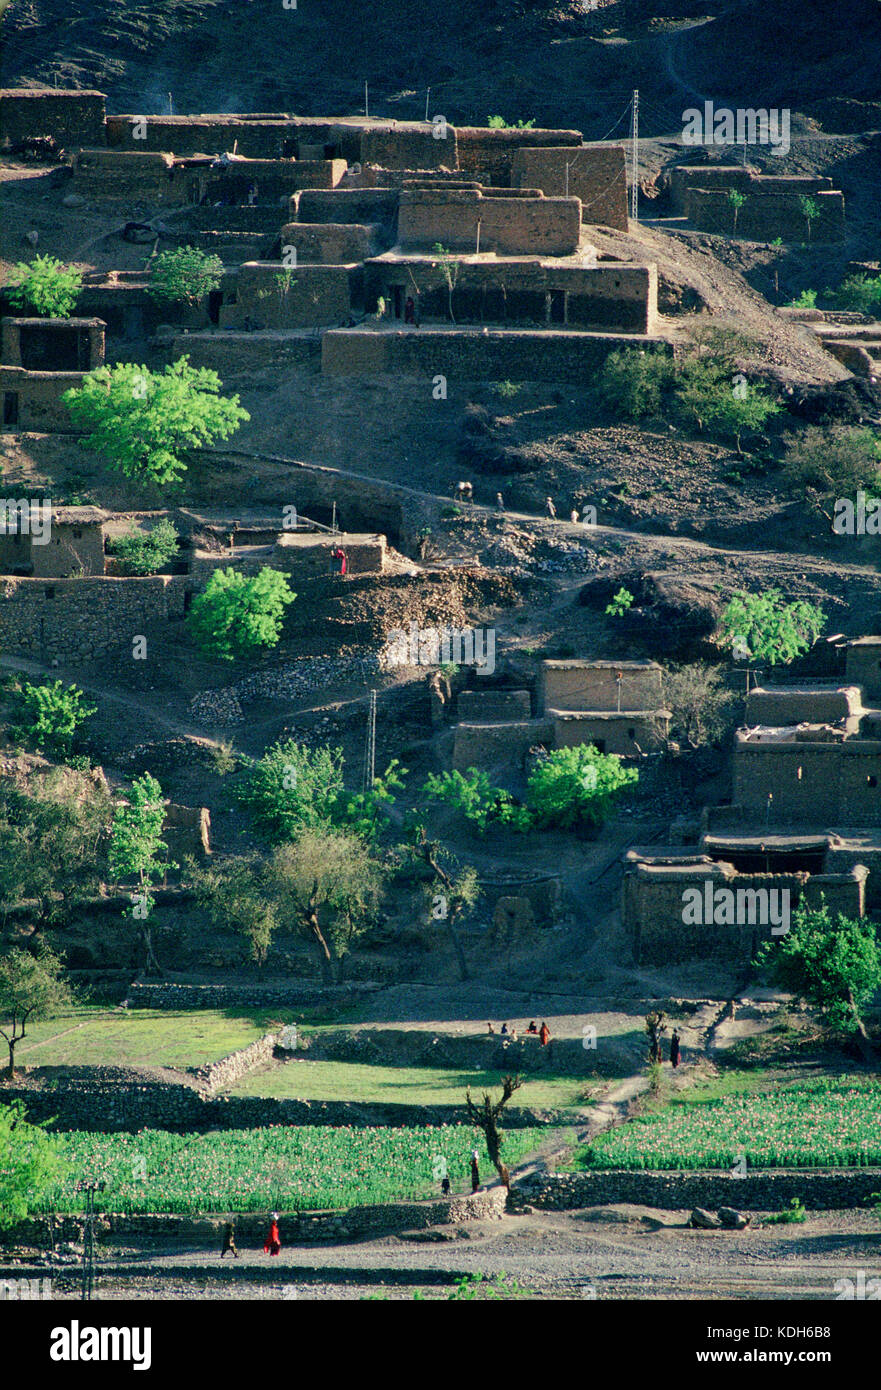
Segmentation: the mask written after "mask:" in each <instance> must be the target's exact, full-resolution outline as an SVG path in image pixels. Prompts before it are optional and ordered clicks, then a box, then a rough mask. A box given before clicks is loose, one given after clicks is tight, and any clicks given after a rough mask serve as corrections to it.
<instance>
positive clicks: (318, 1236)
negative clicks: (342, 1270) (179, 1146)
mask: <svg viewBox="0 0 881 1390" xmlns="http://www.w3.org/2000/svg"><path fill="white" fill-rule="evenodd" d="M506 1195H507V1194H506V1193H505V1189H504V1188H503V1187H490V1188H487V1189H486V1190H485V1191H482V1192H476V1193H468V1194H466V1195H462V1196H457V1197H447V1198H444V1199H442V1200H440V1201H428V1202H388V1203H385V1204H383V1205H376V1206H363V1207H349V1208H348V1209H343V1210H341V1211H300V1212H284V1211H283V1212H281V1213H280V1215H279V1232H280V1235H281V1239H282V1244H283V1245H291V1244H308V1243H312V1242H317V1241H328V1242H335V1241H343V1240H347V1239H348V1240H352V1239H356V1240H357V1239H364V1238H370V1237H376V1236H383V1235H391V1234H393V1233H394V1232H396V1231H414V1230H425V1229H426V1228H427V1227H429V1226H451V1225H452V1226H459V1225H462V1224H464V1223H465V1222H468V1221H493V1220H501V1218H502V1216H503V1215H504V1213H505V1204H506ZM227 1219H228V1218H227V1217H226V1216H205V1217H201V1218H197V1217H191V1216H176V1215H163V1214H157V1215H149V1216H125V1215H116V1214H112V1213H111V1214H109V1215H106V1216H97V1217H96V1219H95V1234H96V1235H97V1237H98V1239H99V1240H102V1239H103V1240H106V1239H108V1238H110V1237H113V1238H119V1237H132V1236H133V1237H135V1238H142V1237H144V1236H147V1237H150V1238H152V1239H157V1238H158V1239H160V1240H161V1239H165V1240H176V1241H185V1242H187V1243H190V1242H192V1243H194V1244H195V1243H197V1242H200V1243H201V1242H204V1243H205V1244H211V1243H214V1244H216V1245H217V1247H218V1249H219V1248H220V1243H221V1238H222V1235H223V1228H224V1226H225V1225H226V1222H227ZM269 1221H270V1214H269V1212H268V1211H267V1212H246V1213H243V1214H242V1215H240V1216H236V1218H235V1226H236V1242H237V1244H238V1245H239V1247H240V1248H242V1249H244V1248H247V1247H248V1246H251V1245H256V1246H262V1244H263V1241H264V1240H265V1238H266V1232H267V1231H268V1229H269ZM82 1234H83V1219H82V1217H76V1216H65V1217H60V1218H56V1220H55V1222H54V1236H55V1241H56V1243H58V1242H62V1241H68V1240H74V1241H78V1240H81V1239H82ZM2 1240H3V1241H4V1242H6V1243H8V1244H10V1245H36V1246H42V1247H45V1246H50V1245H51V1243H52V1234H51V1231H50V1223H49V1220H48V1219H47V1218H46V1217H32V1218H31V1219H30V1220H28V1221H23V1222H22V1223H21V1224H20V1225H18V1226H15V1227H13V1228H12V1229H11V1230H9V1231H6V1232H4V1233H3V1236H2Z"/></svg>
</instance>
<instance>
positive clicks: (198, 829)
mask: <svg viewBox="0 0 881 1390" xmlns="http://www.w3.org/2000/svg"><path fill="white" fill-rule="evenodd" d="M162 834H163V837H164V839H165V842H166V844H167V845H168V852H169V858H170V859H173V860H174V861H175V862H176V863H181V861H182V860H183V859H184V858H185V857H186V856H187V855H189V854H192V855H194V856H195V857H196V858H197V859H200V858H202V857H203V856H204V855H207V854H210V853H211V812H210V811H209V810H208V807H207V806H178V805H177V804H176V803H174V802H171V801H170V802H169V803H168V804H167V805H166V807H165V821H164V823H163V826H162Z"/></svg>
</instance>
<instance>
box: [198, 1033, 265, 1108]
mask: <svg viewBox="0 0 881 1390" xmlns="http://www.w3.org/2000/svg"><path fill="white" fill-rule="evenodd" d="M277 1041H278V1035H277V1034H276V1033H264V1034H263V1037H262V1038H258V1039H257V1041H256V1042H253V1043H251V1045H250V1046H249V1047H242V1048H239V1050H238V1051H237V1052H231V1053H230V1054H229V1056H228V1057H222V1058H221V1059H220V1061H219V1062H209V1063H208V1065H207V1066H204V1067H197V1068H195V1070H194V1075H195V1078H196V1080H197V1081H199V1082H201V1084H202V1085H203V1086H204V1087H205V1090H206V1091H208V1092H212V1093H213V1092H214V1091H220V1090H222V1089H224V1088H226V1087H231V1086H235V1084H236V1082H237V1081H240V1080H241V1079H242V1077H243V1076H247V1075H248V1073H249V1072H252V1071H257V1070H258V1068H259V1067H265V1066H267V1064H268V1063H269V1062H271V1061H272V1055H273V1053H274V1051H275V1044H276V1042H277Z"/></svg>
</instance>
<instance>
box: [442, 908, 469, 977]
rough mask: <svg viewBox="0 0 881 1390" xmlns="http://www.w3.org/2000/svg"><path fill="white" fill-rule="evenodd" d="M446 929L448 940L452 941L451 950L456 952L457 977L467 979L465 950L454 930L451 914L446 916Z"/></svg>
mask: <svg viewBox="0 0 881 1390" xmlns="http://www.w3.org/2000/svg"><path fill="white" fill-rule="evenodd" d="M447 931H448V932H449V934H450V941H451V942H452V943H453V950H454V951H455V953H456V960H457V962H458V965H459V979H460V980H467V979H469V975H468V962H467V960H466V959H465V951H464V948H463V946H462V942H461V941H460V940H459V933H458V932H457V931H456V928H455V925H454V923H453V918H452V917H451V916H450V917H448V918H447Z"/></svg>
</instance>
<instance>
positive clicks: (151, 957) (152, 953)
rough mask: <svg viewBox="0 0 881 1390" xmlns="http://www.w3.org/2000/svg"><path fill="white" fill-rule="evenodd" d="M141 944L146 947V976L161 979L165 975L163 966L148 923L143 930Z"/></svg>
mask: <svg viewBox="0 0 881 1390" xmlns="http://www.w3.org/2000/svg"><path fill="white" fill-rule="evenodd" d="M141 942H142V944H143V947H144V974H145V975H154V976H158V977H159V978H161V977H162V974H163V970H162V966H161V965H160V964H159V957H158V956H157V955H156V950H155V948H154V946H153V933H152V932H151V931H150V928H149V927H148V926H147V925H146V923H145V924H144V926H143V927H142V928H141Z"/></svg>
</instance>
